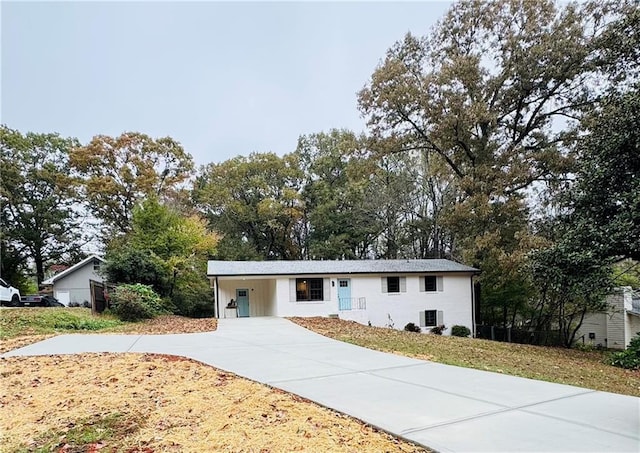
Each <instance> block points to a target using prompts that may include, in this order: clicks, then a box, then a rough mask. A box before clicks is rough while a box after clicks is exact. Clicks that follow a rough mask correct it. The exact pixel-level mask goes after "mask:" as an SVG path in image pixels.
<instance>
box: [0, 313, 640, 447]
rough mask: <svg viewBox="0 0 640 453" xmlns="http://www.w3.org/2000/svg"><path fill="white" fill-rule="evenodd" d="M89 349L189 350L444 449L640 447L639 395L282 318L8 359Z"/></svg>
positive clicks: (89, 340) (67, 345)
mask: <svg viewBox="0 0 640 453" xmlns="http://www.w3.org/2000/svg"><path fill="white" fill-rule="evenodd" d="M81 352H150V353H162V354H175V355H181V356H185V357H190V358H192V359H195V360H199V361H201V362H204V363H207V364H210V365H212V366H215V367H217V368H221V369H224V370H227V371H231V372H233V373H236V374H238V375H240V376H244V377H247V378H249V379H253V380H255V381H259V382H263V383H265V384H269V385H271V386H273V387H278V388H281V389H283V390H286V391H288V392H292V393H295V394H298V395H300V396H302V397H305V398H308V399H310V400H313V401H316V402H318V403H320V404H322V405H324V406H327V407H330V408H333V409H336V410H338V411H340V412H343V413H346V414H349V415H351V416H354V417H356V418H359V419H360V420H363V421H365V422H367V423H370V424H372V425H374V426H377V427H380V428H382V429H384V430H386V431H388V432H391V433H393V434H396V435H398V436H401V437H404V438H406V439H409V440H412V441H414V442H417V443H420V444H423V445H426V446H428V447H431V448H434V449H436V450H439V451H443V452H444V451H458V452H462V451H465V452H466V451H486V452H497V451H505V452H507V451H508V452H516V451H531V452H532V451H556V452H566V451H576V452H586V451H593V452H605V451H609V452H622V451H625V452H626V451H635V452H639V451H640V399H639V398H635V397H631V396H623V395H617V394H613V393H605V392H597V391H594V390H588V389H584V388H579V387H572V386H567V385H560V384H552V383H548V382H542V381H535V380H530V379H524V378H518V377H513V376H505V375H502V374H498V373H490V372H485V371H479V370H471V369H467V368H459V367H454V366H448V365H442V364H438V363H432V362H426V361H422V360H416V359H410V358H407V357H402V356H397V355H394V354H385V353H382V352H377V351H372V350H369V349H365V348H361V347H358V346H353V345H350V344H346V343H342V342H339V341H335V340H331V339H329V338H326V337H323V336H321V335H318V334H315V333H313V332H310V331H308V330H306V329H304V328H302V327H300V326H297V325H295V324H293V323H291V322H290V321H287V320H285V319H281V318H242V319H221V320H219V323H218V330H217V331H216V332H211V333H198V334H182V335H62V336H57V337H54V338H51V339H49V340H45V341H42V342H40V343H36V344H33V345H30V346H26V347H24V348H21V349H17V350H15V351H11V352H9V353H7V354H4V355H3V357H9V356H17V355H49V354H74V353H81ZM603 379H606V376H603ZM202 391H207V389H202Z"/></svg>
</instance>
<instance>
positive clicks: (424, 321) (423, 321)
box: [420, 310, 427, 327]
mask: <svg viewBox="0 0 640 453" xmlns="http://www.w3.org/2000/svg"><path fill="white" fill-rule="evenodd" d="M426 325H427V316H426V314H425V311H424V310H422V311H421V312H420V327H424V326H426Z"/></svg>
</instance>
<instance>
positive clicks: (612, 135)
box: [568, 85, 640, 261]
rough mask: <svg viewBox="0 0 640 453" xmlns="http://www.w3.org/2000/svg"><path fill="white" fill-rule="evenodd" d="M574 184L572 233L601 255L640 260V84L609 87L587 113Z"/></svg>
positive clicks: (571, 213)
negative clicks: (611, 89) (624, 89)
mask: <svg viewBox="0 0 640 453" xmlns="http://www.w3.org/2000/svg"><path fill="white" fill-rule="evenodd" d="M584 126H585V128H586V129H587V131H588V132H587V135H586V136H585V137H584V140H583V141H582V142H581V144H580V160H579V166H578V171H577V173H576V184H575V185H574V186H573V187H572V188H571V190H570V192H569V200H568V210H569V213H568V216H569V220H568V221H569V222H570V223H571V224H572V228H571V232H570V234H571V237H572V240H573V241H574V242H576V243H577V244H578V245H579V246H580V247H583V248H588V249H590V250H593V251H594V252H596V253H597V255H598V256H600V257H602V258H607V257H619V258H631V259H633V260H636V261H639V260H640V85H637V86H635V87H634V88H633V89H632V90H630V91H628V92H626V93H612V94H611V95H610V96H609V97H608V98H607V99H606V100H605V102H604V103H603V104H602V105H601V106H600V107H599V108H598V109H596V110H595V111H594V112H592V113H591V115H589V116H588V117H587V118H586V119H585V121H584Z"/></svg>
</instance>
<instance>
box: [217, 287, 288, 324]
mask: <svg viewBox="0 0 640 453" xmlns="http://www.w3.org/2000/svg"><path fill="white" fill-rule="evenodd" d="M218 283H219V288H218V296H219V297H220V305H219V307H220V316H219V317H220V318H225V317H231V312H229V311H225V307H226V306H227V304H228V303H229V302H230V301H231V299H235V298H236V289H247V290H248V294H249V316H276V312H275V300H276V299H275V286H276V285H275V281H274V280H272V279H251V280H249V279H246V280H222V281H219V282H218ZM233 317H235V316H233Z"/></svg>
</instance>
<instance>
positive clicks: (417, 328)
mask: <svg viewBox="0 0 640 453" xmlns="http://www.w3.org/2000/svg"><path fill="white" fill-rule="evenodd" d="M404 330H406V331H407V332H417V333H420V332H422V329H421V328H420V326H416V325H415V324H414V323H412V322H410V323H409V324H407V325H406V326H404Z"/></svg>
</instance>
